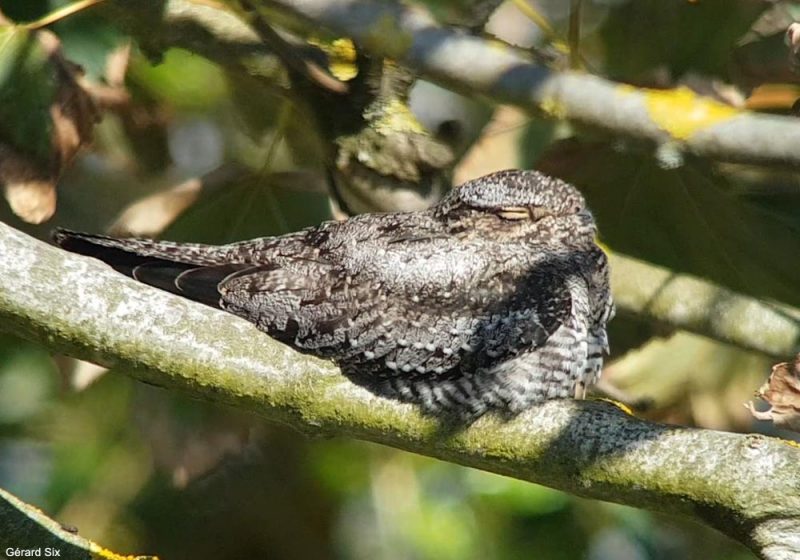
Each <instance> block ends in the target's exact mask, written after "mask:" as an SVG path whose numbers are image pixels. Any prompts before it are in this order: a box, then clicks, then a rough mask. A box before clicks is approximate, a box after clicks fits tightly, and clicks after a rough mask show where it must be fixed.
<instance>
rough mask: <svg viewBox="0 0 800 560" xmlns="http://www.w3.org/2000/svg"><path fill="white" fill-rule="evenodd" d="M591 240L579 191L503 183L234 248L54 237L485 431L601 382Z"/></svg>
mask: <svg viewBox="0 0 800 560" xmlns="http://www.w3.org/2000/svg"><path fill="white" fill-rule="evenodd" d="M595 234H596V229H595V223H594V220H593V218H592V215H591V214H590V213H589V210H588V209H587V208H586V204H585V202H584V200H583V197H582V196H581V194H580V193H579V192H578V191H577V190H576V189H575V188H574V187H573V186H572V185H569V184H567V183H565V182H563V181H560V180H558V179H555V178H552V177H548V176H546V175H543V174H541V173H539V172H536V171H500V172H497V173H493V174H491V175H487V176H485V177H481V178H479V179H475V180H473V181H469V182H467V183H464V184H463V185H461V186H460V187H456V188H454V189H453V190H451V191H450V192H449V193H448V194H447V195H446V196H445V197H444V199H443V200H442V201H441V202H439V203H438V204H437V205H435V206H433V207H432V208H430V209H428V210H424V211H418V212H405V213H386V214H363V215H360V216H355V217H353V218H350V219H348V220H346V221H342V222H326V223H323V224H321V225H319V226H317V227H311V228H307V229H304V230H302V231H299V232H296V233H290V234H288V235H282V236H280V237H267V238H261V239H253V240H250V241H243V242H240V243H234V244H230V245H223V246H211V245H200V244H188V243H172V242H167V241H152V240H145V239H114V238H109V237H103V236H99V235H90V234H84V233H73V232H70V231H65V230H58V231H56V232H55V234H54V238H55V241H56V243H58V244H59V245H60V246H61V247H63V248H65V249H67V250H69V251H74V252H76V253H81V254H84V255H90V256H93V257H96V258H98V259H101V260H103V261H105V262H107V263H108V264H110V265H111V266H112V267H114V268H115V269H116V270H118V271H120V272H123V273H125V274H127V275H128V276H131V277H133V278H135V279H136V280H139V281H141V282H144V283H146V284H150V285H152V286H155V287H158V288H161V289H164V290H168V291H170V292H173V293H176V294H179V295H182V296H184V297H187V298H190V299H193V300H196V301H200V302H203V303H205V304H208V305H211V306H214V307H219V308H222V309H225V310H226V311H229V312H231V313H234V314H235V315H239V316H241V317H244V318H245V319H247V320H249V321H251V322H253V323H254V324H255V325H256V326H257V327H258V328H259V329H261V330H262V331H264V332H266V333H267V334H269V335H270V336H272V337H274V338H276V339H278V340H280V341H283V342H285V343H287V344H289V345H291V346H293V347H295V348H297V349H298V350H301V351H304V352H308V353H311V354H316V355H318V356H324V357H329V358H332V359H333V360H334V361H335V362H336V363H337V364H338V365H339V366H340V367H341V369H342V371H343V372H344V373H345V374H346V375H347V376H348V377H350V378H351V379H352V380H353V381H355V382H356V383H359V384H361V385H364V386H366V387H368V388H369V389H371V390H372V391H373V392H375V393H377V394H380V395H383V396H387V397H393V398H397V399H400V400H403V401H407V402H414V403H417V404H419V405H421V406H422V407H423V409H424V410H426V411H428V412H431V413H439V412H448V413H455V414H459V415H461V416H463V417H467V418H476V417H478V416H480V415H482V414H483V413H484V412H487V411H489V410H496V411H498V412H500V413H503V414H509V415H513V414H516V413H518V412H520V411H522V410H524V409H526V408H528V407H529V406H531V405H532V404H534V403H538V402H541V401H544V400H547V399H552V398H563V397H572V396H574V397H579V398H580V397H583V396H584V394H585V391H586V388H587V386H588V385H590V384H591V383H593V382H594V381H595V380H596V379H597V377H598V375H599V372H600V368H601V366H602V360H603V352H604V351H605V352H607V349H608V343H607V337H606V322H607V321H608V320H609V318H610V317H611V314H612V310H613V306H612V303H611V296H610V293H609V282H608V265H607V260H606V257H605V255H604V253H603V252H602V250H600V248H599V247H598V246H597V245H596V244H595V242H594V238H595Z"/></svg>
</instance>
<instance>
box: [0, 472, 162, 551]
mask: <svg viewBox="0 0 800 560" xmlns="http://www.w3.org/2000/svg"><path fill="white" fill-rule="evenodd" d="M0 535H2V538H3V542H2V545H3V551H5V552H6V554H8V551H9V550H13V551H15V552H16V551H17V550H19V551H21V552H22V553H21V554H20V556H23V555H24V552H25V551H30V552H31V553H32V554H31V553H29V554H27V555H25V556H31V555H35V556H42V557H45V556H51V557H59V558H62V559H63V560H91V559H95V558H106V559H109V560H117V559H118V560H123V558H130V559H131V560H135V559H141V560H145V559H146V558H152V557H148V556H136V557H134V556H125V557H123V556H120V555H118V554H114V553H113V552H111V551H109V550H106V549H104V548H102V547H101V546H98V545H97V544H95V543H93V542H91V541H89V540H87V539H85V538H83V537H80V536H78V535H77V534H75V533H73V532H72V531H68V530H66V529H64V528H63V527H62V526H61V525H59V524H58V523H56V522H55V521H53V520H52V519H50V518H49V517H47V516H46V515H45V514H43V513H42V512H41V511H39V510H38V509H36V508H35V507H32V506H30V505H28V504H26V503H25V502H23V501H22V500H20V499H19V498H17V497H16V496H14V495H12V494H9V493H8V492H6V491H5V490H3V489H2V488H0Z"/></svg>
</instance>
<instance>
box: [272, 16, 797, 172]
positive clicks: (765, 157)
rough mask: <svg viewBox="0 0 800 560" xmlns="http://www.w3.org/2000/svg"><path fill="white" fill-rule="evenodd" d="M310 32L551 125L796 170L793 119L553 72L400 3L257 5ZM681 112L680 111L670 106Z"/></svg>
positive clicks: (683, 93)
mask: <svg viewBox="0 0 800 560" xmlns="http://www.w3.org/2000/svg"><path fill="white" fill-rule="evenodd" d="M262 4H263V5H264V6H265V7H269V8H271V9H273V10H274V11H275V12H276V13H278V14H280V15H281V16H282V17H289V18H294V20H295V21H296V22H297V23H298V24H300V25H305V26H306V28H307V29H308V30H309V31H311V30H313V29H315V28H318V27H319V26H320V25H322V26H323V27H326V28H328V29H330V30H332V31H333V32H335V33H339V34H341V35H345V36H348V37H351V38H353V39H355V40H356V41H357V42H359V43H360V44H361V45H363V46H364V47H365V48H366V49H367V50H369V51H371V52H373V53H375V54H380V55H384V56H387V57H390V58H394V59H397V60H400V61H402V62H403V63H404V64H406V65H407V66H408V67H410V68H413V69H414V70H416V71H418V72H419V73H420V75H421V76H423V77H425V78H428V79H431V80H433V81H436V82H439V83H441V84H442V85H444V86H447V87H451V88H453V89H457V90H460V91H462V92H466V93H470V94H476V93H479V94H484V95H486V96H488V97H490V98H492V99H495V100H497V101H502V102H506V103H511V104H514V105H518V106H520V107H523V108H525V109H529V110H534V109H535V110H538V111H540V112H542V113H544V114H546V115H549V116H551V117H555V118H566V119H570V120H573V121H575V122H577V123H580V124H584V125H590V126H592V127H596V128H599V129H604V130H607V131H609V132H611V133H614V134H619V135H623V136H628V137H633V138H640V139H645V140H649V141H652V142H654V143H655V144H657V145H662V144H665V143H671V144H674V145H675V146H676V147H678V148H680V149H684V150H687V151H689V152H692V153H694V154H697V155H699V156H705V157H710V158H715V159H720V160H726V161H737V162H743V163H757V164H769V165H786V166H792V167H800V152H798V150H796V149H795V146H797V145H798V143H800V123H799V122H798V121H797V119H795V118H790V117H779V116H771V115H764V114H757V113H751V112H747V111H739V110H736V109H733V108H731V107H728V106H726V105H723V104H721V103H717V102H715V101H713V100H711V99H708V98H703V97H701V96H698V95H695V94H693V93H692V92H690V91H689V90H688V89H685V88H682V89H678V90H671V91H654V90H644V89H636V88H633V87H631V86H628V85H624V84H618V83H614V82H611V81H608V80H605V79H603V78H600V77H597V76H592V75H588V74H583V73H577V72H555V71H551V70H548V69H547V68H544V67H542V66H540V65H538V64H535V63H533V62H531V60H530V59H528V58H527V57H526V56H525V55H524V53H523V52H522V51H518V50H515V49H513V48H511V47H509V46H507V45H504V44H502V43H498V42H497V41H490V40H487V39H483V38H480V37H475V36H472V35H468V34H465V33H463V32H461V31H459V30H457V29H452V28H446V27H441V26H439V25H437V24H436V23H435V22H434V21H433V20H432V19H431V18H430V17H429V16H428V15H427V14H426V13H424V12H422V11H420V10H414V9H411V8H408V7H407V6H405V5H404V4H402V3H400V2H376V1H374V0H262ZM677 107H679V109H676V108H677Z"/></svg>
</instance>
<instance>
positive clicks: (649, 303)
mask: <svg viewBox="0 0 800 560" xmlns="http://www.w3.org/2000/svg"><path fill="white" fill-rule="evenodd" d="M610 261H611V284H612V287H613V291H614V302H615V304H616V306H617V311H618V312H620V313H631V314H634V315H636V316H638V317H641V318H642V319H644V320H646V321H649V322H651V323H656V324H660V325H663V326H668V327H670V328H677V329H684V330H687V331H691V332H693V333H696V334H701V335H704V336H707V337H709V338H713V339H714V340H718V341H720V342H725V343H728V344H733V345H734V346H738V347H739V348H745V349H747V350H754V351H756V352H761V353H763V354H766V355H768V356H770V357H772V358H775V359H778V360H786V359H788V358H789V357H791V356H793V355H794V354H796V353H797V352H798V351H799V350H800V310H797V309H794V308H792V307H789V306H786V305H779V304H770V303H767V302H764V301H760V300H758V299H756V298H752V297H748V296H744V295H740V294H737V293H736V292H733V291H731V290H726V289H725V288H721V287H719V286H717V285H716V284H712V283H711V282H707V281H705V280H701V279H699V278H696V277H694V276H690V275H688V274H678V273H676V272H673V271H671V270H669V269H667V268H663V267H660V266H655V265H652V264H648V263H645V262H643V261H639V260H636V259H632V258H630V257H623V256H621V255H612V256H611V258H610Z"/></svg>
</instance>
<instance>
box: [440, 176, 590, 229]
mask: <svg viewBox="0 0 800 560" xmlns="http://www.w3.org/2000/svg"><path fill="white" fill-rule="evenodd" d="M433 211H434V213H435V215H436V216H437V217H438V218H440V219H442V220H444V221H446V222H447V223H448V224H449V225H450V226H452V227H453V228H454V229H456V230H458V229H463V228H465V227H466V228H470V229H474V230H478V231H480V230H483V229H491V230H492V231H494V232H498V231H499V232H502V233H505V234H507V235H509V236H510V237H514V238H517V237H529V236H534V235H539V234H550V236H551V237H557V238H563V237H568V236H572V237H575V238H576V239H577V238H581V239H583V238H585V237H586V236H587V235H589V237H590V239H591V238H593V237H594V233H595V225H594V219H593V218H592V215H591V213H590V212H589V210H588V208H587V207H586V202H585V201H584V199H583V196H582V195H581V193H580V192H579V191H578V189H576V188H575V187H573V186H572V185H570V184H569V183H566V182H564V181H562V180H560V179H556V178H554V177H550V176H548V175H545V174H543V173H540V172H538V171H519V170H506V171H498V172H496V173H492V174H489V175H486V176H484V177H480V178H478V179H474V180H472V181H468V182H466V183H464V184H463V185H460V186H458V187H456V188H454V189H453V190H452V191H450V192H449V193H448V194H447V196H446V197H445V198H444V199H442V201H441V202H440V203H439V204H438V205H437V206H436V207H434V209H433Z"/></svg>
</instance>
